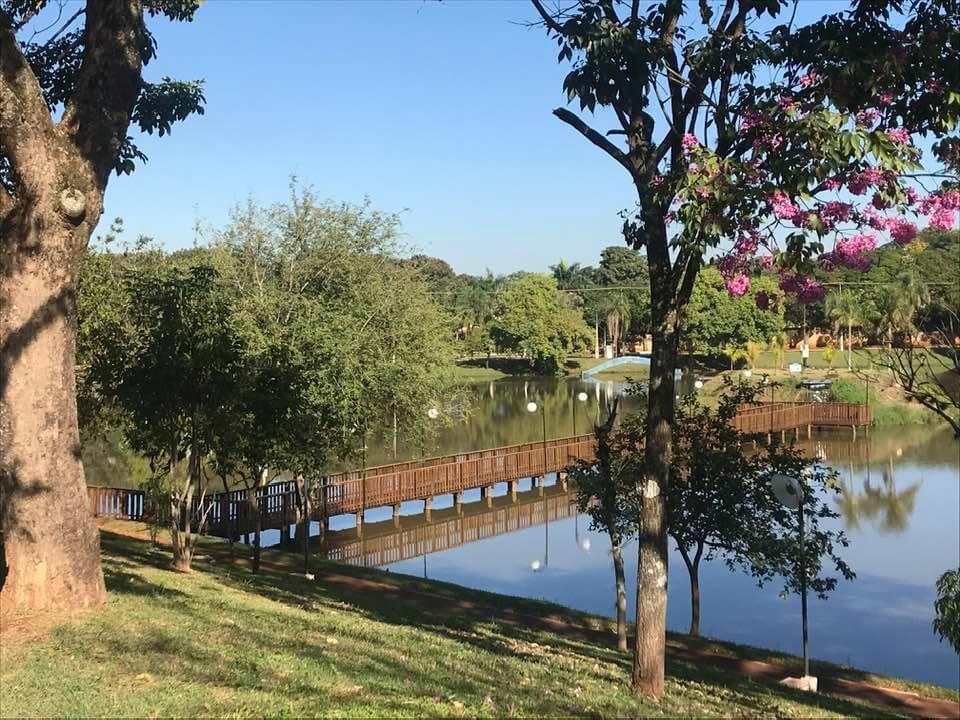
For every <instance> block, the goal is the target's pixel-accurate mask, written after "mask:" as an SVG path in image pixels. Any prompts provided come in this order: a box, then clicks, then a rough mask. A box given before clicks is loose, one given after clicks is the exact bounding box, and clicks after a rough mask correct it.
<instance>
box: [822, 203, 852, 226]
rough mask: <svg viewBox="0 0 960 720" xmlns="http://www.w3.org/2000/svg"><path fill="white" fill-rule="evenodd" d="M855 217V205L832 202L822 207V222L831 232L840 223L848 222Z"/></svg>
mask: <svg viewBox="0 0 960 720" xmlns="http://www.w3.org/2000/svg"><path fill="white" fill-rule="evenodd" d="M852 215H853V205H851V204H850V203H845V202H837V201H835V200H831V201H829V202H825V203H823V205H821V206H820V222H822V223H823V224H824V226H825V227H826V228H827V229H828V230H829V229H832V228H833V227H834V226H836V224H837V223H838V222H846V221H847V220H849V219H850V218H851V217H852Z"/></svg>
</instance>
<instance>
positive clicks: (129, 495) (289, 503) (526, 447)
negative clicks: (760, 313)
mask: <svg viewBox="0 0 960 720" xmlns="http://www.w3.org/2000/svg"><path fill="white" fill-rule="evenodd" d="M872 419H873V413H872V409H871V408H869V407H868V406H866V405H855V404H848V403H759V404H756V405H750V406H745V407H743V408H741V410H740V412H739V413H738V414H737V417H736V418H735V419H734V421H733V425H734V426H735V427H736V428H737V429H739V430H740V431H742V432H744V433H759V434H767V435H770V434H771V433H781V434H783V433H785V432H786V431H788V430H795V431H796V432H797V433H798V434H799V432H800V430H801V429H805V430H807V432H808V433H809V430H810V429H811V428H813V427H846V428H851V429H852V430H853V433H854V435H855V434H856V428H857V427H862V426H867V425H869V424H870V423H871V422H872ZM593 452H594V445H593V436H592V435H580V436H577V437H568V438H557V439H553V440H547V442H546V443H543V442H533V443H524V444H520V445H508V446H505V447H498V448H491V449H488V450H477V451H474V452H465V453H456V454H453V455H446V456H442V457H434V458H428V459H424V460H412V461H408V462H402V463H392V464H389V465H381V466H377V467H370V468H367V469H366V470H365V471H364V470H349V471H346V472H342V473H336V474H333V475H330V476H327V477H325V478H320V479H318V480H313V481H311V482H309V483H308V488H309V497H310V508H311V512H310V517H311V518H312V519H313V520H319V521H320V522H321V523H322V525H323V526H324V527H325V526H326V522H327V520H328V518H330V517H332V516H335V515H342V514H345V513H355V514H356V515H357V522H358V524H359V523H362V519H363V512H364V510H367V509H371V508H377V507H389V506H392V507H393V508H394V513H395V514H398V513H399V508H400V503H402V502H407V501H411V500H422V501H424V506H425V509H429V508H430V505H431V503H432V499H433V498H434V497H435V496H437V495H446V494H453V496H454V502H455V503H457V502H459V498H460V496H461V495H462V493H463V492H464V491H466V490H472V489H475V488H480V489H481V493H482V494H483V495H484V496H490V495H491V494H492V490H493V486H494V485H496V484H498V483H503V482H505V483H507V493H508V495H515V492H516V482H517V481H518V480H520V479H521V478H528V477H533V478H543V477H544V476H546V475H548V474H550V473H561V472H563V471H564V470H565V469H566V468H567V467H568V466H569V465H570V464H571V463H572V462H573V461H574V460H575V459H577V458H582V459H585V460H591V459H592V458H593ZM88 493H89V497H90V505H91V511H92V512H93V514H94V515H95V516H97V517H112V518H120V519H129V520H139V519H143V518H144V516H145V514H146V513H147V512H148V508H147V507H146V504H145V502H144V496H143V492H142V491H139V490H125V489H116V488H97V487H91V488H88ZM258 498H259V509H260V519H261V528H262V529H282V530H284V531H285V532H289V531H290V527H291V526H292V525H293V524H295V523H296V522H297V521H298V519H299V512H298V510H299V507H300V493H299V491H298V489H297V486H296V483H295V482H293V481H284V482H276V483H272V484H270V485H269V486H267V487H266V488H263V489H261V490H260V491H259V492H258ZM204 505H205V507H208V508H209V514H208V518H207V524H206V526H205V528H204V530H205V532H207V533H209V534H211V535H218V536H220V537H231V536H232V537H239V536H240V535H241V534H242V533H246V532H249V531H251V530H252V529H253V527H254V522H253V520H254V518H253V517H252V516H251V512H250V506H249V503H248V501H247V494H246V491H245V490H234V491H232V492H229V493H217V494H213V495H209V496H207V497H206V498H205V500H204ZM194 510H195V511H196V510H198V508H194Z"/></svg>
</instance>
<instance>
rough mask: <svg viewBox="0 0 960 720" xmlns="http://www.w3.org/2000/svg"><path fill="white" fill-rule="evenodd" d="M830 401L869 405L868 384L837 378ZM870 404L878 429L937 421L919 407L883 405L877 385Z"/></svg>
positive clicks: (831, 391) (900, 404)
mask: <svg viewBox="0 0 960 720" xmlns="http://www.w3.org/2000/svg"><path fill="white" fill-rule="evenodd" d="M830 399H831V400H833V401H834V402H845V403H862V404H865V403H867V386H866V383H865V382H860V381H858V380H853V379H850V378H836V379H834V380H833V383H832V384H831V385H830ZM869 404H870V406H871V407H872V408H873V424H874V425H875V426H876V427H898V426H901V425H913V424H916V423H928V422H933V421H934V419H935V416H934V415H932V414H931V413H929V412H927V411H926V410H924V409H923V408H922V407H919V406H917V405H907V404H905V403H897V404H886V403H883V402H882V401H881V400H880V398H879V397H878V393H877V390H876V384H875V385H874V388H873V389H872V390H871V391H870V398H869Z"/></svg>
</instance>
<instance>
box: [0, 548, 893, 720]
mask: <svg viewBox="0 0 960 720" xmlns="http://www.w3.org/2000/svg"><path fill="white" fill-rule="evenodd" d="M103 549H104V568H105V573H106V577H107V582H108V586H109V588H110V590H111V597H110V602H109V604H108V606H107V607H106V608H104V609H103V610H100V611H97V612H92V613H88V614H85V615H82V616H80V617H78V618H75V619H73V620H71V621H68V622H66V623H65V624H63V625H61V626H59V627H57V628H55V629H53V630H52V631H51V632H50V633H49V635H48V636H47V637H46V638H44V639H40V640H37V641H34V642H32V643H19V644H18V643H11V642H5V643H4V644H3V646H2V648H0V686H2V688H3V692H2V693H0V715H2V716H4V717H8V716H21V715H31V716H39V717H46V716H78V715H98V716H137V717H145V716H156V715H160V716H170V715H178V716H196V715H221V716H223V715H229V716H231V717H233V716H236V717H241V716H243V717H246V716H262V715H271V716H304V715H324V716H335V717H339V716H351V717H358V716H359V717H382V716H391V717H393V716H408V717H409V716H417V717H420V716H473V717H476V716H484V717H493V716H497V717H502V716H558V715H598V716H623V715H633V716H636V715H643V716H689V715H705V714H711V715H749V716H770V717H772V716H778V717H819V716H833V715H855V716H870V717H877V716H878V712H877V711H876V710H875V709H873V708H867V707H866V706H863V705H859V704H854V703H850V702H846V701H843V700H839V699H834V698H830V697H825V696H823V695H821V696H813V695H806V694H802V693H798V692H795V691H791V690H788V689H786V688H783V687H781V686H779V685H776V684H772V683H765V682H754V681H751V680H749V679H746V678H744V677H741V676H739V675H733V674H729V673H724V672H721V671H719V670H716V669H712V668H707V667H704V666H703V665H694V664H692V663H687V662H681V661H677V660H674V661H671V662H669V663H668V674H669V678H668V692H667V696H666V698H665V699H664V701H663V703H662V704H661V705H651V704H644V705H638V704H637V702H636V701H635V700H634V699H632V698H631V696H630V695H629V692H628V690H627V674H628V670H629V664H628V659H627V658H626V657H624V656H622V655H619V654H618V653H616V652H615V651H614V650H613V649H612V648H610V647H609V646H608V645H607V644H606V643H604V642H600V643H596V642H591V641H589V640H587V639H584V638H583V637H581V636H569V635H564V636H561V635H557V634H553V633H549V632H545V631H541V630H537V629H533V628H530V627H527V626H525V625H520V624H512V623H506V622H498V621H495V620H492V619H491V617H490V613H489V612H484V611H483V609H482V608H479V607H477V606H476V603H479V602H482V603H484V604H485V605H486V606H487V607H497V608H499V609H503V608H504V607H505V606H509V607H510V608H513V609H514V611H515V612H518V613H528V614H536V615H537V616H538V617H543V616H544V615H551V616H561V617H564V618H574V617H575V618H576V619H577V621H578V622H580V623H583V622H593V623H598V624H599V625H603V624H604V622H605V621H601V620H592V621H590V620H587V619H586V618H585V616H582V615H579V614H576V613H571V612H570V611H567V610H565V609H563V608H557V607H555V606H548V605H545V604H542V603H534V602H530V601H524V600H518V599H515V598H505V597H502V596H495V595H489V594H486V593H479V592H476V591H468V590H464V589H462V588H456V587H454V586H449V585H444V584H442V583H438V584H430V583H424V582H423V581H419V580H415V579H411V578H402V577H399V576H396V575H385V574H382V573H377V572H370V571H359V570H350V569H345V568H340V567H332V566H320V567H319V569H318V571H317V572H318V578H317V581H316V582H308V581H307V580H305V579H303V578H302V577H296V576H293V575H288V574H286V573H279V572H267V573H264V574H263V575H261V576H259V577H256V576H252V575H250V574H249V572H248V571H247V570H246V569H244V568H241V567H233V566H230V565H227V564H226V563H222V562H218V563H210V562H203V561H198V562H197V569H198V571H197V572H195V573H194V574H192V575H191V576H182V575H177V574H174V573H172V572H169V571H167V570H165V569H163V566H164V564H165V563H166V561H167V559H168V554H167V553H166V552H164V551H160V550H154V549H152V548H150V546H149V545H147V544H145V543H142V542H138V541H134V540H130V539H127V538H122V537H120V536H116V535H112V534H109V533H105V534H104V535H103ZM338 578H339V581H338ZM357 579H359V580H360V582H361V584H363V586H362V587H360V588H358V587H354V586H350V585H349V582H353V583H356V581H357ZM344 580H346V581H348V584H344V582H343V581H344ZM384 581H386V582H384ZM398 588H404V589H421V590H422V589H429V590H430V591H431V592H434V593H444V594H446V595H448V596H452V597H454V599H456V601H457V607H458V610H457V612H456V613H451V612H449V609H446V610H441V609H439V608H437V609H436V610H435V611H432V610H431V609H430V605H429V603H426V602H411V601H410V598H409V596H403V595H402V594H400V593H399V592H398ZM7 638H8V639H9V635H8V636H7ZM674 642H676V639H674ZM719 650H720V652H721V653H730V652H734V651H735V650H734V648H733V646H719Z"/></svg>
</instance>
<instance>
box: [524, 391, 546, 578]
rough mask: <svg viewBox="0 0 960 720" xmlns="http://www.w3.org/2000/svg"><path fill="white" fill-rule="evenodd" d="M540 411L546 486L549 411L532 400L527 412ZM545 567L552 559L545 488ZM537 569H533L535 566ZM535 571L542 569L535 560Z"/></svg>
mask: <svg viewBox="0 0 960 720" xmlns="http://www.w3.org/2000/svg"><path fill="white" fill-rule="evenodd" d="M538 409H539V410H540V421H541V424H542V427H543V477H542V479H541V482H542V483H543V484H544V485H546V483H547V411H546V408H545V407H544V403H543V399H542V398H541V401H540V405H539V406H538V405H537V403H535V402H533V401H532V400H531V401H530V402H528V403H527V412H529V413H535V412H536V411H537V410H538ZM543 490H544V493H543V567H547V565H549V564H550V563H549V559H550V515H549V511H548V508H547V493H546V488H543ZM534 564H535V565H536V567H533V565H534ZM531 567H533V569H534V571H537V570H539V569H540V563H539V562H538V561H536V560H534V562H533V564H531Z"/></svg>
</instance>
